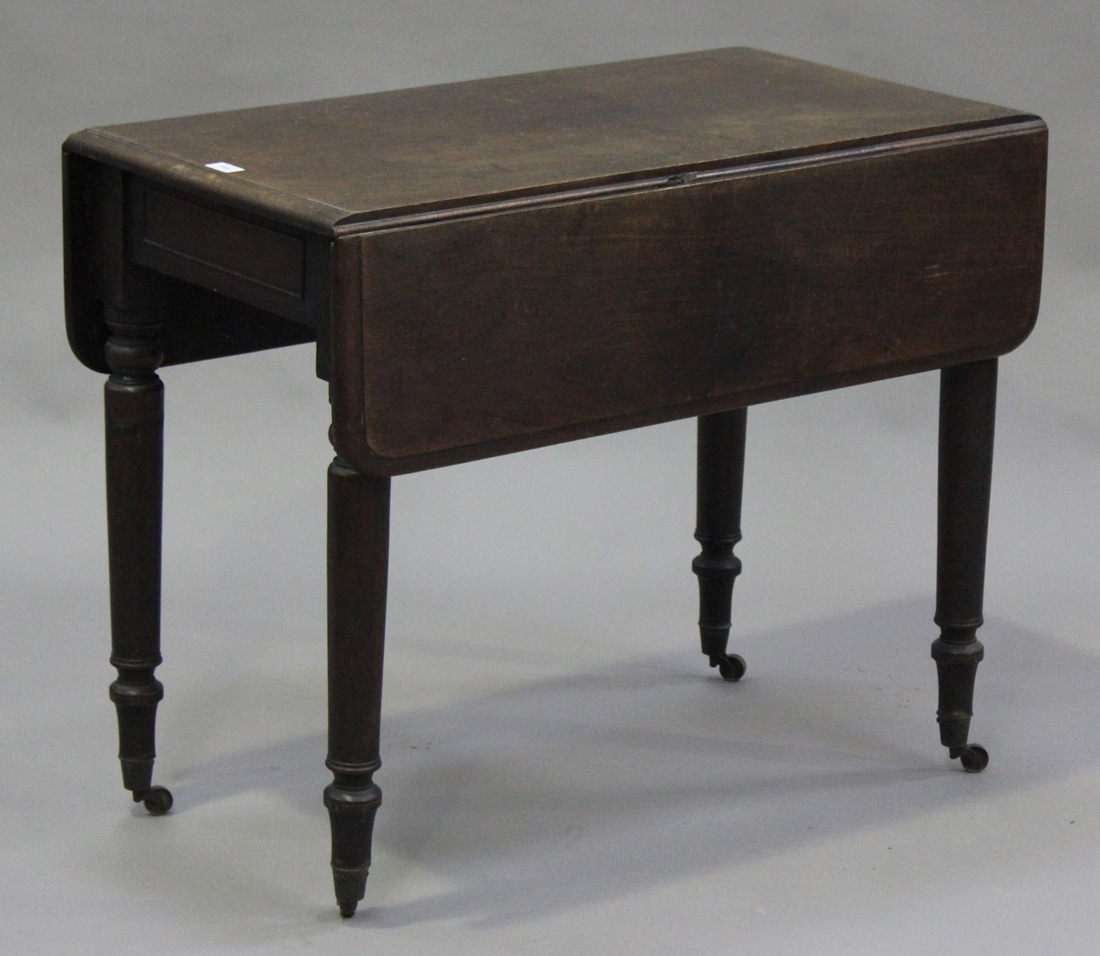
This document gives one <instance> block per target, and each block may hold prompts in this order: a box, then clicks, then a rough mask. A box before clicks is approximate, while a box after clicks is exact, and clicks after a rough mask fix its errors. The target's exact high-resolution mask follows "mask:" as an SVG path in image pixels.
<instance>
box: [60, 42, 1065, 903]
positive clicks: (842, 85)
mask: <svg viewBox="0 0 1100 956" xmlns="http://www.w3.org/2000/svg"><path fill="white" fill-rule="evenodd" d="M1045 164H1046V127H1045V126H1044V124H1043V122H1042V121H1041V120H1040V119H1039V118H1037V117H1036V116H1033V115H1030V114H1027V113H1021V112H1018V111H1016V110H1011V109H1004V108H1001V107H996V106H990V105H987V104H983V103H975V102H971V101H968V100H963V99H957V98H954V97H950V96H944V95H939V94H936V93H928V92H924V91H921V90H917V89H912V88H909V87H905V86H899V85H897V84H894V83H888V82H883V81H880V80H874V79H869V78H867V77H864V76H860V75H856V74H853V73H848V72H843V71H840V70H834V69H829V68H826V67H822V66H817V65H814V64H811V63H806V62H802V61H799V60H794V59H790V58H788V57H784V56H777V55H773V54H770V53H763V52H759V51H756V50H750V49H731V50H716V51H711V52H703V53H689V54H683V55H676V56H666V57H658V58H653V59H645V60H637V61H631V62H624V63H612V64H608V65H602V66H590V67H581V68H576V69H567V70H556V71H551V72H545V73H534V74H529V75H525V76H511V77H504V78H500V79H489V80H477V81H473V82H465V83H453V84H447V85H443V86H434V87H427V88H423V89H413V90H400V91H392V92H383V93H374V94H370V95H365V96H351V97H344V98H339V99H329V100H321V101H317V102H312V103H296V104H291V105H283V106H268V107H261V108H258V109H247V110H236V111H232V112H224V113H212V114H209V115H204V116H191V117H185V118H181V119H168V120H162V121H155V122H146V123H135V124H130V125H122V126H112V127H106V128H99V129H89V130H85V131H84V132H81V133H77V134H75V135H74V136H72V137H70V138H69V139H68V140H67V141H66V143H65V146H64V168H65V282H66V317H67V327H68V334H69V340H70V342H71V345H72V348H73V351H74V352H75V353H76V355H77V356H78V357H79V359H80V360H81V361H82V362H83V363H84V364H85V365H87V366H88V367H90V368H92V369H94V370H96V371H99V372H104V373H108V374H109V378H108V379H107V383H106V443H107V452H106V454H107V515H108V538H109V552H110V561H109V564H110V587H111V619H112V621H111V623H112V637H113V645H112V646H113V653H112V656H111V663H112V664H113V665H114V666H115V667H116V668H117V669H118V679H117V680H116V681H115V682H114V683H113V684H112V685H111V699H112V700H113V701H114V702H115V704H116V706H117V711H118V723H119V735H120V739H121V750H120V757H121V761H122V775H123V784H124V786H125V787H126V788H127V789H128V790H130V791H131V792H132V794H133V797H134V800H135V801H144V803H145V805H146V807H147V808H148V809H149V810H150V812H152V813H163V812H166V811H167V810H168V809H169V807H170V806H171V802H172V798H171V795H170V794H169V793H168V791H167V790H166V789H164V788H163V787H158V786H154V785H153V783H152V768H153V757H154V746H153V738H154V718H155V713H156V708H157V703H158V702H159V701H160V699H161V697H162V694H163V689H162V687H161V684H160V682H159V681H157V680H156V678H155V677H154V669H155V668H156V666H157V665H158V664H159V663H160V662H161V656H160V636H159V629H160V622H159V617H160V536H161V483H162V482H161V475H162V460H163V459H162V423H163V388H162V385H161V381H160V379H159V378H158V376H157V369H158V367H159V366H161V365H172V364H176V363H181V362H191V361H197V360H206V359H214V358H218V357H220V356H224V355H233V354H238V353H243V352H251V351H257V350H260V349H266V348H271V347H275V346H283V345H291V344H294V343H302V342H315V343H316V349H317V374H318V376H319V377H320V378H321V379H323V380H325V381H327V382H328V387H329V392H330V395H331V399H332V422H331V433H330V434H331V438H332V443H333V445H334V447H335V451H336V457H335V460H334V461H333V463H332V465H331V467H330V468H329V472H328V482H329V484H328V489H329V490H328V494H329V505H328V507H329V519H328V574H329V585H328V602H329V617H328V629H329V630H328V633H329V637H328V661H329V663H328V668H329V670H328V674H329V749H328V760H327V765H328V767H329V769H330V770H331V771H332V775H333V779H332V783H331V784H330V785H329V786H328V788H327V789H326V790H325V792H324V802H325V804H326V806H327V807H328V810H329V813H330V816H331V823H332V870H333V874H334V879H335V886H336V898H337V901H338V903H339V907H340V911H341V913H343V914H344V915H345V916H350V915H351V914H352V913H353V912H354V911H355V907H356V904H357V902H358V901H359V900H360V899H362V897H363V894H364V887H365V884H366V879H367V869H368V866H369V863H370V847H371V832H372V827H373V822H374V816H375V811H376V810H377V809H378V806H379V804H380V802H381V791H380V790H379V788H378V786H377V785H376V784H375V783H374V780H373V776H374V773H375V771H376V770H377V769H378V767H379V765H380V761H379V753H378V732H379V715H380V709H381V703H380V702H381V689H382V648H383V631H384V624H385V609H386V573H387V549H388V533H389V490H390V479H391V477H392V476H394V475H400V474H403V473H407V472H413V471H417V470H420V469H425V468H435V467H438V466H441V465H450V464H454V463H458V462H464V461H470V460H473V459H478V458H483V457H486V456H490V455H500V454H504V453H506V452H515V451H520V450H523V449H528V448H536V447H539V446H543V445H548V444H551V443H554V442H562V441H567V440H570V439H575V438H583V437H587V436H591V435H600V434H605V433H608V432H613V431H617V430H620V429H626V428H636V427H639V426H642V425H649V424H652V423H656V422H664V421H669V420H672V419H679V418H685V417H688V416H692V417H697V418H698V428H699V435H698V442H699V444H698V463H697V464H698V499H697V507H698V521H697V528H696V532H695V536H696V538H698V540H699V542H700V544H701V547H702V551H701V554H700V555H699V556H698V557H697V558H696V559H695V561H694V563H693V565H692V568H693V570H694V572H695V573H696V575H698V578H699V589H700V605H701V610H700V631H701V637H702V649H703V653H704V654H705V655H706V656H707V657H708V658H709V661H710V664H711V666H712V667H717V668H718V669H719V671H720V672H721V675H722V676H723V677H725V678H726V679H727V680H730V681H736V680H737V679H738V678H739V677H740V676H741V675H742V673H743V672H744V662H743V661H742V660H741V659H740V658H739V657H738V656H736V655H734V654H729V653H727V650H726V642H727V638H728V636H729V629H730V601H731V592H732V590H733V583H734V579H735V577H736V576H737V574H738V572H739V571H740V568H741V562H740V560H739V559H738V558H737V557H735V556H734V554H733V547H734V545H735V544H736V543H737V542H738V541H739V540H740V538H741V532H740V512H741V501H740V498H741V480H742V470H743V457H744V437H745V414H746V413H745V409H746V407H747V406H749V405H752V404H755V403H758V402H765V401H772V400H775V399H780V398H785V397H789V396H794V395H803V394H806V393H808V392H814V391H818V390H821V389H829V388H838V387H842V386H848V385H855V384H859V383H862V382H870V381H874V380H876V379H882V378H887V377H890V376H895V375H904V374H909V373H912V372H919V371H925V370H932V369H940V370H941V371H940V375H941V401H940V437H939V525H938V528H939V537H938V575H937V589H936V616H935V621H936V623H937V624H938V626H939V628H940V636H939V638H938V639H937V640H936V641H935V643H934V644H933V645H932V656H933V658H935V661H936V665H937V669H938V672H939V711H938V720H939V727H940V739H941V741H942V743H943V745H944V746H946V747H947V748H949V753H950V755H951V757H954V758H958V759H959V760H960V761H961V764H962V766H963V767H964V768H965V769H966V770H969V771H974V772H976V771H980V770H981V769H982V768H983V767H984V766H985V765H986V762H987V760H988V757H987V755H986V753H985V751H984V750H983V749H982V748H981V747H979V746H977V745H976V744H974V743H971V742H969V740H968V734H969V725H970V719H971V709H972V707H971V701H972V695H973V686H974V676H975V671H976V669H977V665H978V662H979V661H980V660H981V659H982V645H981V644H980V643H979V642H978V640H977V639H976V637H975V632H976V630H977V628H978V627H979V625H980V624H981V623H982V589H983V581H984V565H985V548H986V527H987V518H988V508H989V484H990V469H991V460H992V450H993V419H994V403H995V392H996V374H997V356H999V355H1001V354H1003V353H1005V352H1008V351H1009V350H1010V349H1012V348H1014V347H1015V346H1016V345H1018V344H1019V343H1020V342H1021V341H1023V339H1024V338H1025V337H1026V336H1027V334H1028V332H1029V331H1030V330H1031V327H1032V325H1033V324H1034V321H1035V317H1036V313H1037V310H1038V301H1039V283H1040V272H1041V262H1042V243H1043V216H1044V211H1043V203H1044V187H1045Z"/></svg>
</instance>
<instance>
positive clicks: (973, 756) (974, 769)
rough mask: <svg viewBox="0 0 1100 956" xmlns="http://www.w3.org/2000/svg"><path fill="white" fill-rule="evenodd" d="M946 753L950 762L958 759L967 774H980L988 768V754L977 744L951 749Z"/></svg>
mask: <svg viewBox="0 0 1100 956" xmlns="http://www.w3.org/2000/svg"><path fill="white" fill-rule="evenodd" d="M948 753H949V754H950V755H951V759H952V760H955V759H956V758H957V759H958V761H959V763H961V764H962V768H963V770H965V771H966V772H967V773H981V772H982V771H983V770H985V768H986V767H988V766H989V752H988V751H987V750H986V749H985V747H981V746H979V745H978V744H967V745H966V746H965V747H952V748H951V749H950V750H949V751H948Z"/></svg>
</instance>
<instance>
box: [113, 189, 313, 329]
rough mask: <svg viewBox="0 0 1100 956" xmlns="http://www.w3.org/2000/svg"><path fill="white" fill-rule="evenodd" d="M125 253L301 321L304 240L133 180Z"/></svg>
mask: <svg viewBox="0 0 1100 956" xmlns="http://www.w3.org/2000/svg"><path fill="white" fill-rule="evenodd" d="M128 206H129V210H130V211H129V242H128V254H129V257H130V258H131V259H132V260H133V261H134V262H136V263H137V264H139V265H142V266H145V267H147V268H150V269H153V270H155V271H157V272H160V273H162V274H164V275H169V276H172V277H173V278H176V279H182V280H184V281H185V282H190V283H192V284H194V285H198V286H201V287H202V288H205V289H209V290H211V291H213V292H217V293H220V294H222V295H225V296H228V297H229V298H232V299H237V300H238V301H240V302H245V303H247V304H248V305H252V306H255V307H257V308H260V309H263V310H265V311H267V312H273V313H275V314H276V315H281V316H283V317H285V318H290V319H301V318H302V317H303V316H304V313H305V298H306V295H305V293H306V288H305V287H306V242H305V240H304V239H303V238H302V237H300V236H294V235H288V234H286V233H283V232H278V231H276V230H274V229H269V228H267V227H266V226H261V225H258V224H256V223H254V222H248V221H245V220H242V219H238V218H236V217H234V216H229V215H226V214H224V213H221V212H217V211H215V210H213V209H209V208H207V207H206V206H201V205H198V204H196V203H193V202H190V201H189V200H186V199H182V198H179V197H177V196H174V195H170V194H168V193H165V192H162V191H160V190H158V189H156V188H153V187H150V186H148V185H146V184H144V183H141V182H135V183H132V184H131V188H130V194H129V197H128Z"/></svg>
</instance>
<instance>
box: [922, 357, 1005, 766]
mask: <svg viewBox="0 0 1100 956" xmlns="http://www.w3.org/2000/svg"><path fill="white" fill-rule="evenodd" d="M940 376H941V381H940V441H939V518H938V532H937V540H938V544H937V559H936V623H937V624H938V625H939V626H940V637H939V638H938V639H937V640H936V641H935V643H933V645H932V657H933V659H934V660H935V661H936V670H937V672H938V675H939V691H940V705H939V710H938V711H937V713H936V719H937V720H938V721H939V724H940V741H941V743H942V744H943V745H944V746H945V747H947V748H948V749H949V752H950V754H951V756H952V757H953V758H957V759H959V760H960V761H961V763H962V765H963V767H964V768H965V769H966V770H968V771H970V772H972V773H973V772H978V771H980V770H983V769H984V768H985V766H986V764H987V763H988V761H989V756H988V754H987V753H986V751H985V749H984V748H983V747H980V746H978V745H976V744H970V743H968V736H969V734H970V718H971V717H972V716H973V711H974V703H973V702H974V677H975V675H976V673H977V670H978V664H979V663H980V662H981V660H982V657H983V656H984V653H985V651H984V648H983V647H982V644H981V641H979V640H978V639H977V636H976V634H977V630H978V628H979V627H981V626H982V595H983V591H984V588H985V551H986V535H987V532H988V528H989V494H990V483H991V480H992V476H993V425H994V417H995V412H996V407H997V360H996V359H989V360H987V361H985V362H975V363H971V364H967V365H955V366H951V367H949V368H945V369H944V370H943V371H942V372H941V373H940Z"/></svg>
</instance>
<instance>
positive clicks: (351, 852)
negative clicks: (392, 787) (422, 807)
mask: <svg viewBox="0 0 1100 956" xmlns="http://www.w3.org/2000/svg"><path fill="white" fill-rule="evenodd" d="M381 804H382V791H381V790H379V789H378V787H376V786H374V785H373V784H370V785H369V786H367V787H366V788H365V789H362V790H352V789H344V787H343V786H340V785H338V784H337V783H332V784H330V785H329V786H328V787H326V788H325V806H326V807H327V808H328V814H329V823H330V825H331V828H332V883H333V888H334V890H335V892H336V904H337V905H338V906H339V907H340V915H341V916H343V917H345V918H346V917H349V916H353V915H354V914H355V908H356V906H358V904H359V901H360V900H361V899H362V898H363V896H364V895H365V893H366V889H367V875H368V873H369V872H370V857H371V842H372V838H373V835H374V815H375V813H377V811H378V808H379V806H381Z"/></svg>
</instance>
